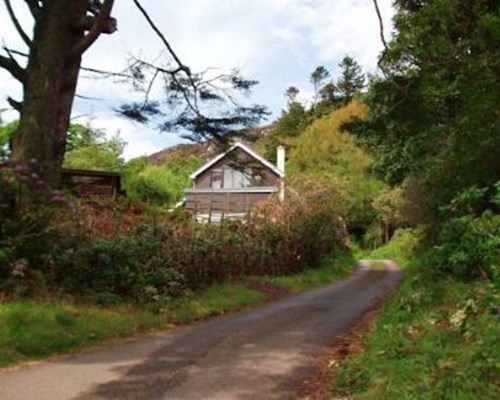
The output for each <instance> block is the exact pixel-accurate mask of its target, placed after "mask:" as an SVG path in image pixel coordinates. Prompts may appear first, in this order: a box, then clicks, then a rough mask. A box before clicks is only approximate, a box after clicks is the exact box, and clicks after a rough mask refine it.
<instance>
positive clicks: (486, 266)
mask: <svg viewBox="0 0 500 400" xmlns="http://www.w3.org/2000/svg"><path fill="white" fill-rule="evenodd" d="M430 259H431V261H432V263H433V264H434V265H435V266H436V267H437V269H438V270H439V271H440V272H442V273H447V274H452V275H455V276H459V277H462V278H475V277H488V278H491V279H492V280H494V281H495V282H498V278H499V276H500V215H498V214H494V213H493V212H491V211H486V212H484V213H483V214H482V215H481V216H480V217H474V216H473V215H465V216H462V217H456V218H452V219H451V220H449V221H447V222H446V223H445V224H444V225H443V226H442V228H441V230H440V234H439V245H438V246H435V248H434V251H433V252H432V254H431V256H430Z"/></svg>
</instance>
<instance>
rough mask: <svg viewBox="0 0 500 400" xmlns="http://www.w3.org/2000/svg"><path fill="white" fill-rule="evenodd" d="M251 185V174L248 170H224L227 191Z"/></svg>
mask: <svg viewBox="0 0 500 400" xmlns="http://www.w3.org/2000/svg"><path fill="white" fill-rule="evenodd" d="M251 185H252V183H251V172H250V171H249V170H248V169H247V170H245V171H239V170H237V169H233V168H226V169H224V188H225V189H243V188H246V187H249V186H251Z"/></svg>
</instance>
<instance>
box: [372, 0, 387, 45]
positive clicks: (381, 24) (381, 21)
mask: <svg viewBox="0 0 500 400" xmlns="http://www.w3.org/2000/svg"><path fill="white" fill-rule="evenodd" d="M373 5H374V6H375V12H376V13H377V18H378V23H379V26H380V39H381V40H382V44H383V45H384V49H385V50H387V49H388V46H387V41H386V40H385V35H384V20H383V19H382V14H381V13H380V8H379V6H378V1H377V0H373Z"/></svg>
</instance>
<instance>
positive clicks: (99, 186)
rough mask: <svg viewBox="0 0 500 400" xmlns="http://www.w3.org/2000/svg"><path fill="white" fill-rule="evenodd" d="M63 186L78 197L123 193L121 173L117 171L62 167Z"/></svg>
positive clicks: (111, 195) (110, 195)
mask: <svg viewBox="0 0 500 400" xmlns="http://www.w3.org/2000/svg"><path fill="white" fill-rule="evenodd" d="M61 187H62V188H63V189H68V190H69V191H71V192H72V193H73V194H75V195H76V196H78V197H88V196H103V197H115V196H118V195H122V194H123V191H122V188H121V175H120V174H119V173H117V172H107V171H90V170H80V169H62V171H61Z"/></svg>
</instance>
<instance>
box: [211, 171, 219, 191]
mask: <svg viewBox="0 0 500 400" xmlns="http://www.w3.org/2000/svg"><path fill="white" fill-rule="evenodd" d="M210 186H211V187H212V189H221V188H222V169H220V168H217V169H213V170H212V175H211V182H210Z"/></svg>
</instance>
